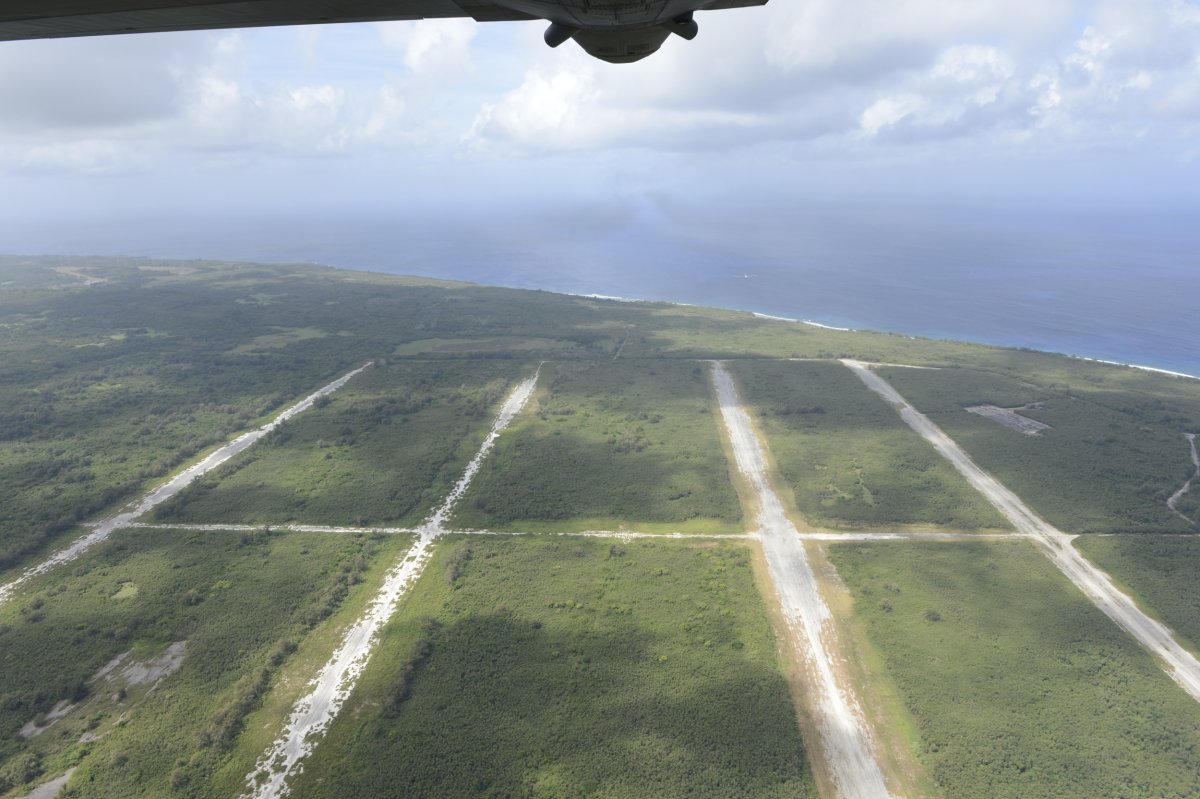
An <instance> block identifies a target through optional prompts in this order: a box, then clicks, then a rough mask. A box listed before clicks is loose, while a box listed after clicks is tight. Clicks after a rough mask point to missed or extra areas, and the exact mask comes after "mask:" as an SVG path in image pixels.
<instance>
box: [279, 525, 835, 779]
mask: <svg viewBox="0 0 1200 799" xmlns="http://www.w3.org/2000/svg"><path fill="white" fill-rule="evenodd" d="M749 557H750V553H749V551H748V550H747V549H746V548H745V547H742V546H729V545H706V546H689V545H687V544H680V543H678V542H647V541H638V542H630V543H620V542H614V541H595V540H586V541H563V540H561V539H544V538H518V539H481V538H475V539H466V538H465V537H457V538H456V537H451V538H450V539H448V540H447V541H445V542H443V543H442V544H441V545H439V547H438V550H437V551H436V553H435V556H434V559H433V561H432V562H431V563H430V565H429V567H428V568H427V570H426V572H425V575H424V576H423V577H422V578H421V580H420V581H419V582H418V583H417V585H416V586H415V587H414V589H413V592H412V594H411V595H410V596H409V597H408V598H407V599H406V600H405V602H404V605H403V606H402V608H401V610H400V612H399V613H398V614H397V616H396V617H395V618H394V619H393V621H392V622H391V623H390V624H389V626H388V627H387V629H386V631H385V633H384V638H383V640H382V642H381V644H380V647H379V650H378V651H377V652H376V654H375V656H374V657H373V658H372V660H371V663H370V665H369V666H368V668H367V671H366V672H365V673H364V674H363V677H362V680H361V681H360V683H359V687H358V688H357V690H356V691H355V693H354V694H353V695H352V696H351V698H350V700H349V701H348V703H347V705H346V708H345V709H344V710H343V712H342V714H341V716H339V718H338V720H337V721H336V722H334V724H333V725H332V727H331V728H330V730H329V732H328V734H327V736H326V738H325V740H324V741H323V742H322V744H321V745H320V746H318V747H317V749H316V751H315V752H314V754H313V756H312V758H311V760H310V761H309V765H307V766H306V768H305V770H304V773H303V774H302V775H301V776H300V777H299V779H298V780H297V782H296V784H295V789H294V791H293V794H292V795H293V796H295V797H298V798H301V797H303V798H308V797H320V796H331V797H338V798H339V799H352V798H353V797H360V796H361V797H376V796H437V797H447V798H452V797H467V796H493V797H502V796H529V797H559V796H596V797H655V798H657V797H664V796H690V797H722V799H729V798H731V797H750V796H753V797H771V796H778V797H785V796H786V797H798V796H799V797H804V796H815V792H814V791H813V788H812V784H811V777H810V775H809V773H808V769H807V765H806V763H805V758H804V750H803V746H802V744H801V741H800V736H799V729H798V726H797V723H796V718H795V714H794V711H793V706H792V703H791V700H790V699H789V696H788V690H787V685H786V683H785V681H784V679H783V676H782V674H781V673H780V665H779V663H778V662H777V653H776V645H775V641H774V638H773V636H772V633H771V626H770V624H769V622H768V620H767V618H766V615H765V614H764V612H763V607H762V604H761V601H760V599H759V597H758V594H757V592H756V590H755V586H754V578H753V575H752V573H751V568H750V565H749V562H748V559H749Z"/></svg>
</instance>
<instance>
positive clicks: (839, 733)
mask: <svg viewBox="0 0 1200 799" xmlns="http://www.w3.org/2000/svg"><path fill="white" fill-rule="evenodd" d="M712 378H713V384H714V386H715V387H716V391H717V400H718V402H719V403H720V406H721V418H722V420H723V421H724V423H725V427H726V430H727V431H728V434H729V439H730V442H731V443H732V446H733V452H734V457H735V459H736V461H737V465H738V468H739V469H740V470H741V472H742V473H743V474H744V475H745V476H746V478H747V480H749V482H750V484H751V485H752V486H753V488H754V492H755V494H756V495H757V498H758V505H759V512H758V519H757V522H758V525H759V535H760V536H761V539H762V546H763V551H764V553H765V554H766V558H767V566H768V570H769V572H770V574H771V580H772V581H773V582H774V584H775V590H776V591H777V592H778V593H779V600H780V605H781V607H782V610H783V614H784V617H785V618H786V619H787V623H788V625H789V627H791V629H792V634H793V639H794V641H795V642H796V646H797V648H798V651H799V655H800V658H801V661H802V662H803V663H804V665H805V672H806V674H805V688H806V690H807V691H808V692H809V699H810V702H809V705H810V707H811V708H812V711H813V714H814V717H815V722H816V725H817V727H818V730H819V731H820V735H821V738H822V741H821V743H822V746H823V749H824V753H823V754H824V756H825V760H826V766H827V769H828V772H829V774H830V777H831V780H832V782H833V783H834V785H835V786H836V790H837V795H838V796H839V797H844V799H885V798H886V797H890V796H891V794H890V793H889V792H888V790H887V787H886V786H885V784H884V779H883V772H882V770H881V769H880V767H879V762H878V760H877V757H876V753H875V746H874V743H873V741H872V740H871V736H870V734H869V732H868V730H867V726H866V721H865V719H864V717H863V714H862V711H861V709H860V708H859V706H858V703H857V701H856V700H855V698H854V696H853V695H852V692H851V689H850V687H849V686H848V685H845V684H844V683H843V682H842V681H841V680H839V679H838V677H837V675H836V674H835V673H834V668H833V663H832V661H831V656H832V651H831V647H830V646H829V644H830V643H831V639H832V631H831V629H830V627H829V623H830V621H831V618H832V616H831V614H830V611H829V607H828V606H827V605H826V604H825V601H824V600H823V599H822V598H821V594H820V592H819V591H818V588H817V581H816V577H815V576H814V574H813V571H812V567H811V566H810V565H809V562H808V556H807V553H806V552H805V551H804V543H803V541H802V540H801V538H800V536H799V534H798V532H797V530H796V528H795V526H794V525H793V524H792V522H791V520H789V519H788V517H787V514H786V513H785V512H784V509H783V504H782V503H781V502H780V500H779V497H778V495H777V494H776V493H775V490H774V489H773V488H772V487H771V485H770V482H769V481H768V479H767V461H766V457H765V455H764V453H763V449H762V447H761V445H760V443H759V441H758V437H757V436H756V435H755V433H754V429H753V427H752V426H751V424H750V417H749V416H748V415H747V414H746V411H745V410H744V409H743V408H742V403H741V399H740V398H739V396H738V391H737V387H736V385H735V384H734V382H733V378H732V377H731V376H730V375H729V373H728V372H727V371H726V370H725V367H724V365H723V364H721V363H720V362H714V363H713V366H712Z"/></svg>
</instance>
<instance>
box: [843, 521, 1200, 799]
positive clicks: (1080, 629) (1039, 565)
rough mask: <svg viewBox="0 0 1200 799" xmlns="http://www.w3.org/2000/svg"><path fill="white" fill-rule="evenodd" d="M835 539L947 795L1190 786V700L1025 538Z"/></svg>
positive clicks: (1122, 792)
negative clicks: (869, 541)
mask: <svg viewBox="0 0 1200 799" xmlns="http://www.w3.org/2000/svg"><path fill="white" fill-rule="evenodd" d="M829 553H830V558H831V559H832V560H833V562H834V564H835V565H836V567H837V569H838V571H839V573H840V574H841V575H842V578H843V579H844V580H845V582H846V585H847V587H848V588H849V589H850V591H851V592H852V593H853V594H854V596H855V610H856V613H857V615H858V616H859V617H860V618H861V619H862V620H863V623H864V625H865V628H866V630H867V635H868V637H869V638H870V641H871V643H872V644H873V645H874V646H875V647H876V648H877V649H878V650H879V652H880V653H881V655H882V658H883V660H884V663H885V664H886V668H887V671H888V674H889V676H890V677H891V678H892V680H893V681H894V682H895V684H896V685H897V687H898V688H899V690H900V693H901V694H902V695H903V697H904V700H905V704H906V706H907V709H908V712H909V714H910V715H911V717H912V718H913V719H914V720H915V722H916V726H917V728H918V730H919V733H920V738H921V751H920V752H919V753H918V754H919V756H920V757H921V759H922V760H923V761H924V762H925V764H926V767H927V769H928V771H929V773H930V775H931V776H932V777H933V778H934V780H935V781H936V782H937V783H938V784H939V785H940V786H941V788H942V790H943V791H944V793H945V795H946V796H947V797H954V799H976V798H978V799H1006V797H1012V799H1038V798H1039V797H1046V798H1047V799H1049V798H1050V797H1053V799H1094V797H1098V796H1106V797H1107V796H1111V797H1127V798H1128V799H1136V798H1138V797H1147V798H1149V797H1153V798H1154V799H1160V798H1161V797H1169V798H1170V799H1184V797H1191V796H1196V795H1197V794H1198V793H1200V705H1197V704H1196V703H1195V702H1192V701H1190V700H1189V699H1188V697H1187V695H1186V694H1184V693H1183V692H1182V691H1181V690H1180V689H1179V687H1178V686H1177V685H1175V684H1174V683H1173V682H1172V681H1171V679H1170V677H1168V676H1167V675H1166V674H1164V673H1163V671H1162V669H1161V668H1160V667H1159V664H1158V663H1157V662H1156V661H1155V660H1154V659H1153V658H1152V657H1151V656H1150V655H1149V654H1148V653H1146V652H1145V651H1143V650H1142V649H1140V648H1139V647H1138V645H1137V644H1136V643H1135V642H1134V640H1133V639H1132V638H1131V637H1129V636H1128V635H1126V634H1125V633H1124V632H1123V631H1122V630H1121V629H1120V628H1118V627H1117V626H1116V625H1115V624H1113V623H1112V622H1111V621H1110V620H1109V619H1108V618H1107V617H1106V616H1104V615H1103V614H1102V613H1101V612H1100V611H1099V610H1098V609H1096V608H1095V607H1094V606H1093V605H1092V604H1091V603H1090V602H1088V600H1087V599H1086V598H1085V597H1084V596H1083V595H1082V594H1081V593H1079V592H1078V591H1077V590H1076V589H1075V588H1074V587H1073V586H1071V584H1070V583H1068V582H1067V581H1066V580H1065V579H1064V578H1063V577H1062V575H1060V574H1059V573H1058V572H1057V571H1056V570H1055V568H1054V566H1053V565H1051V564H1050V562H1049V561H1047V560H1046V558H1045V557H1044V556H1043V555H1042V554H1041V553H1040V552H1038V551H1037V550H1036V549H1035V548H1034V547H1033V546H1032V545H1031V544H1029V543H1026V542H1003V543H984V542H978V543H961V544H958V543H956V544H944V543H938V544H935V543H924V544H920V545H914V544H872V545H857V544H856V545H850V544H839V545H836V546H831V547H830V549H829Z"/></svg>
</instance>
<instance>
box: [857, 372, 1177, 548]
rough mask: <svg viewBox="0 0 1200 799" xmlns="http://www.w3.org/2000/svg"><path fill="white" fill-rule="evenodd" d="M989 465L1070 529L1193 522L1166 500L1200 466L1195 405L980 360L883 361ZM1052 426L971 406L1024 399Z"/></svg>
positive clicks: (889, 375) (919, 403)
mask: <svg viewBox="0 0 1200 799" xmlns="http://www.w3.org/2000/svg"><path fill="white" fill-rule="evenodd" d="M880 373H881V374H882V375H883V376H884V377H885V378H886V379H887V380H889V381H890V382H891V383H892V385H894V386H895V387H896V389H897V390H898V391H899V392H900V393H901V394H903V395H904V396H905V397H906V398H907V399H908V400H909V401H910V402H912V403H913V405H915V406H916V407H917V409H918V410H920V411H922V412H924V413H926V414H928V415H929V417H930V418H931V419H932V420H933V421H934V422H935V423H937V424H938V425H939V426H941V427H942V429H943V430H945V431H946V433H947V434H948V435H950V437H951V438H953V439H955V440H956V441H957V442H958V443H959V444H960V445H962V447H963V448H964V449H965V450H966V451H967V452H968V453H970V455H971V457H973V458H974V459H975V460H976V461H977V462H978V463H979V465H980V466H982V467H983V468H985V469H987V470H988V471H989V472H991V473H992V474H993V475H995V476H996V477H997V478H998V479H999V480H1000V481H1001V482H1003V483H1004V484H1005V485H1007V486H1008V487H1009V488H1011V489H1012V490H1013V491H1015V492H1016V493H1017V494H1018V495H1019V496H1020V497H1021V498H1022V499H1024V500H1025V501H1026V502H1028V503H1029V504H1030V506H1031V507H1033V508H1034V509H1035V510H1036V511H1037V512H1038V513H1040V514H1041V515H1042V516H1044V517H1045V518H1046V520H1047V521H1049V522H1050V523H1051V524H1054V525H1056V526H1058V527H1059V528H1061V529H1062V530H1064V531H1067V532H1073V533H1079V532H1185V531H1191V530H1194V529H1195V528H1194V526H1192V525H1188V524H1187V523H1185V522H1184V521H1183V520H1181V519H1179V518H1178V517H1177V516H1175V515H1174V514H1172V513H1171V512H1170V511H1169V510H1168V509H1167V504H1166V503H1167V498H1168V497H1169V496H1170V495H1171V494H1172V493H1173V492H1174V491H1175V490H1176V489H1178V488H1179V486H1181V485H1183V483H1184V481H1185V480H1187V478H1188V476H1189V475H1190V474H1191V473H1192V472H1193V470H1194V467H1193V466H1192V463H1191V454H1190V450H1189V448H1188V444H1187V441H1186V439H1185V438H1184V436H1183V433H1185V432H1189V431H1190V430H1191V427H1192V426H1193V425H1194V424H1195V420H1194V419H1193V418H1192V417H1191V416H1190V415H1189V412H1188V408H1187V406H1186V404H1184V403H1179V402H1171V401H1169V400H1156V399H1155V398H1153V397H1151V396H1148V395H1146V394H1144V393H1139V392H1135V391H1130V390H1127V389H1126V390H1122V389H1118V388H1114V387H1103V388H1088V387H1086V386H1076V387H1072V388H1069V389H1065V391H1066V392H1067V393H1064V389H1063V387H1061V386H1058V387H1056V386H1053V385H1049V386H1048V385H1042V384H1039V383H1031V382H1026V381H1019V380H1016V379H1013V378H1010V377H1005V376H1001V375H997V374H994V373H989V372H980V371H977V370H974V369H944V370H940V371H918V370H912V369H881V370H880ZM1027 403H1038V404H1039V405H1040V407H1037V408H1034V409H1030V410H1026V411H1022V414H1023V415H1025V416H1028V417H1030V418H1032V419H1036V420H1038V421H1040V422H1044V423H1045V424H1048V425H1050V426H1051V427H1052V428H1053V429H1051V430H1046V431H1044V432H1043V433H1042V434H1041V435H1038V436H1026V435H1022V434H1020V433H1016V432H1014V431H1012V430H1008V429H1006V428H1004V427H1001V426H1000V425H998V424H996V423H995V422H993V421H990V420H988V419H984V418H981V417H979V416H976V415H974V414H971V413H967V412H966V411H965V410H963V408H964V407H966V406H971V405H979V404H992V405H999V406H1001V407H1017V406H1022V405H1025V404H1027Z"/></svg>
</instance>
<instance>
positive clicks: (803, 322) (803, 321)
mask: <svg viewBox="0 0 1200 799" xmlns="http://www.w3.org/2000/svg"><path fill="white" fill-rule="evenodd" d="M563 293H564V294H567V295H568V296H571V297H582V298H584V299H589V300H608V301H610V302H650V303H659V304H663V305H679V306H683V307H694V306H695V305H696V303H691V302H672V301H670V300H646V299H639V298H637V297H618V296H614V295H610V294H580V293H577V292H569V291H568V292H563ZM727 310H733V311H743V312H745V313H749V314H751V315H752V316H754V317H755V318H756V319H766V320H768V321H772V322H788V323H790V324H797V325H808V326H809V327H817V328H820V329H822V330H832V331H834V332H837V333H854V332H858V331H864V330H871V328H855V327H836V326H834V325H827V324H823V323H821V322H814V321H812V320H811V319H797V318H795V317H790V316H777V315H775V314H768V313H761V312H759V311H747V310H746V309H744V308H730V309H727ZM880 332H895V331H880ZM900 335H908V334H906V333H902V334H900ZM914 337H917V336H914ZM963 340H964V341H965V340H966V339H963ZM973 343H977V344H983V345H986V346H990V347H1005V348H1009V349H1031V348H1028V347H1015V346H1013V345H1009V344H997V343H995V342H988V341H976V342H973ZM1034 351H1036V352H1045V353H1046V354H1048V355H1063V356H1066V357H1067V358H1071V359H1074V360H1077V361H1087V362H1089V363H1100V364H1104V365H1105V366H1121V367H1125V368H1126V369H1137V370H1139V371H1142V372H1152V373H1154V374H1160V375H1164V376H1166V377H1176V378H1182V379H1185V380H1200V375H1194V374H1189V373H1188V372H1179V371H1176V370H1173V369H1163V368H1161V367H1158V366H1146V365H1144V364H1140V363H1127V362H1125V361H1114V360H1109V359H1107V358H1094V357H1091V356H1089V355H1077V354H1075V353H1072V352H1057V351H1054V350H1034Z"/></svg>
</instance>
